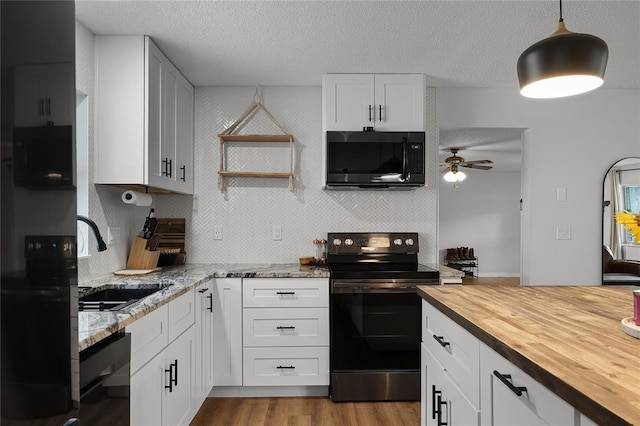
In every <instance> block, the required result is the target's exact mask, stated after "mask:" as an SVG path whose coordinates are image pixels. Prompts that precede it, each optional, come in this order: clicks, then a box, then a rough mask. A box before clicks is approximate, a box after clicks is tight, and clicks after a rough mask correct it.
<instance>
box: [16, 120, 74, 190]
mask: <svg viewBox="0 0 640 426" xmlns="http://www.w3.org/2000/svg"><path fill="white" fill-rule="evenodd" d="M73 151H74V142H73V127H72V126H42V127H14V129H13V182H14V184H15V185H16V186H22V187H27V188H52V189H53V188H56V189H67V188H74V182H73V170H74V152H73Z"/></svg>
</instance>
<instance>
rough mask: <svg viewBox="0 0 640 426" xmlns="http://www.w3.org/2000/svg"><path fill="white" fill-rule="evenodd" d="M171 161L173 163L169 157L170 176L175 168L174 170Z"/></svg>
mask: <svg viewBox="0 0 640 426" xmlns="http://www.w3.org/2000/svg"><path fill="white" fill-rule="evenodd" d="M171 163H172V160H171V159H169V177H171V176H172V175H173V170H172V167H171Z"/></svg>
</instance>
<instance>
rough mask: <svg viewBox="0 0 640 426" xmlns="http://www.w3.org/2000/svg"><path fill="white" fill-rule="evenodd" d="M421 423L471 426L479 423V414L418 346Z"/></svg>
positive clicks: (431, 357)
mask: <svg viewBox="0 0 640 426" xmlns="http://www.w3.org/2000/svg"><path fill="white" fill-rule="evenodd" d="M422 370H423V371H422V376H421V383H422V386H423V387H422V392H421V401H422V403H421V410H422V412H421V424H422V425H434V426H443V425H447V426H472V425H479V424H480V412H479V411H478V410H477V409H476V408H475V407H474V406H473V405H472V404H471V402H469V400H468V399H467V398H466V397H465V396H464V394H463V393H462V392H461V391H460V389H458V387H457V386H456V385H455V384H454V383H453V382H452V381H451V379H450V378H449V377H448V376H447V372H446V371H445V369H444V367H442V365H440V363H439V362H438V361H436V359H435V357H434V356H433V355H432V354H431V352H429V350H428V349H427V348H426V347H425V346H424V345H422Z"/></svg>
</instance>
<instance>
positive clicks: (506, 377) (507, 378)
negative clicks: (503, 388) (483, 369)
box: [493, 370, 527, 396]
mask: <svg viewBox="0 0 640 426" xmlns="http://www.w3.org/2000/svg"><path fill="white" fill-rule="evenodd" d="M493 375H494V376H496V377H497V378H498V379H500V381H501V382H502V383H504V384H505V385H507V387H508V388H509V389H511V392H513V393H515V394H516V395H518V396H522V392H526V391H527V388H526V387H525V386H514V384H513V383H511V374H500V373H498V370H493Z"/></svg>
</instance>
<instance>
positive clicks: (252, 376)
mask: <svg viewBox="0 0 640 426" xmlns="http://www.w3.org/2000/svg"><path fill="white" fill-rule="evenodd" d="M243 361H244V362H243V365H244V369H243V370H244V371H243V377H244V379H243V384H244V386H302V385H304V386H328V385H329V348H328V347H326V346H325V347H308V348H245V349H244V356H243Z"/></svg>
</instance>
